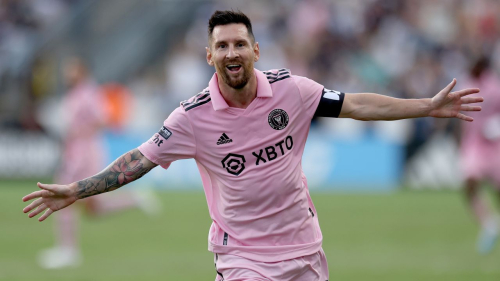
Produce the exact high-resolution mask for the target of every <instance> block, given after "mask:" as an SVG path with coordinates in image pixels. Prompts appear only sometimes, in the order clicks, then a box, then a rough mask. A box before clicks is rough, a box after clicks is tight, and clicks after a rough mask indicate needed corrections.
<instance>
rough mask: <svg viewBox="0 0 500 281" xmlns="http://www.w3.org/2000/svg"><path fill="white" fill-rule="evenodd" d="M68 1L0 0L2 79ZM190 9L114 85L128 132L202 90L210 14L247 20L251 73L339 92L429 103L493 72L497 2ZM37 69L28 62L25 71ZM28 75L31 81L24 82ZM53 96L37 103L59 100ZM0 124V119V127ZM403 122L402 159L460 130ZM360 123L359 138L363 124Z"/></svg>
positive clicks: (285, 0) (316, 0)
mask: <svg viewBox="0 0 500 281" xmlns="http://www.w3.org/2000/svg"><path fill="white" fill-rule="evenodd" d="M75 2H77V1H69V0H43V1H42V0H17V1H16V0H3V1H0V77H2V72H5V71H15V70H16V67H17V66H16V64H19V65H20V63H22V62H23V60H20V59H19V57H16V56H21V57H22V55H23V54H22V53H23V52H25V51H24V50H27V49H29V48H35V47H36V46H35V45H33V44H32V43H31V41H30V40H31V39H30V38H33V36H42V35H43V34H44V33H43V32H42V31H43V30H44V29H50V28H56V27H57V23H58V21H59V19H60V17H62V16H63V15H67V14H68V13H70V11H71V9H69V8H68V7H70V6H71V5H74V3H75ZM157 2H158V3H157V4H158V5H162V1H157ZM180 2H181V1H180ZM197 2H199V3H200V5H199V8H198V9H197V10H193V11H192V13H194V14H195V15H196V16H195V17H194V18H195V20H193V21H192V23H191V25H190V26H187V27H185V28H186V32H184V33H183V34H184V35H183V36H182V37H181V38H178V39H176V40H172V41H171V42H173V43H172V44H170V45H168V46H165V52H164V54H163V55H161V56H160V57H158V59H157V60H155V61H154V62H152V63H151V64H150V65H149V66H147V67H144V68H142V69H139V70H138V71H136V72H135V74H134V75H131V76H128V77H122V79H121V81H119V82H121V83H122V84H123V85H126V86H127V87H128V88H129V89H130V91H131V93H132V94H133V95H134V97H135V100H136V107H135V108H136V111H137V113H134V114H133V115H136V116H140V117H141V118H133V117H134V116H132V117H131V120H130V124H131V128H142V127H143V126H147V124H149V125H151V126H153V127H154V126H156V127H157V124H159V122H161V120H163V119H164V118H165V117H166V115H167V114H168V113H169V112H170V111H171V110H172V109H173V108H175V107H176V106H178V104H179V101H181V100H184V99H187V98H189V97H191V96H193V95H195V94H197V93H198V92H199V91H201V90H202V89H203V88H204V87H206V85H207V82H208V80H209V78H210V77H211V75H212V74H213V72H214V70H213V69H212V68H210V67H209V66H208V65H207V64H206V61H205V49H204V47H205V46H206V45H207V35H206V33H207V31H206V25H207V20H208V18H209V17H210V15H211V14H212V13H213V11H215V10H216V9H239V10H241V11H243V12H244V13H246V14H247V15H248V16H249V17H250V18H251V20H252V22H253V26H254V34H255V36H256V39H257V41H258V42H259V44H260V48H261V59H260V61H259V62H258V63H257V65H256V66H257V68H259V69H261V70H267V69H272V68H283V67H285V68H289V69H291V71H292V73H293V74H297V75H303V76H307V77H309V78H311V79H313V80H316V81H318V82H320V83H322V84H324V85H325V86H326V87H328V88H331V89H335V90H339V91H343V92H376V93H380V94H385V95H390V96H394V97H403V98H424V97H431V96H433V95H434V94H436V93H437V92H438V91H439V90H440V89H442V88H443V87H444V86H445V85H447V84H448V83H449V82H450V81H451V80H452V79H453V78H457V79H458V80H459V86H460V81H462V80H463V79H464V78H465V77H467V76H468V73H469V70H470V67H471V65H472V64H473V63H474V62H475V60H477V59H478V58H479V57H480V56H482V55H486V56H488V57H489V58H490V59H491V61H492V65H493V67H494V68H495V69H497V70H498V69H500V17H498V15H499V14H500V1H496V0H440V1H433V0H419V1H412V0H405V1H403V0H349V1H348V0H338V1H333V0H330V1H327V0H276V1H231V0H217V1H197ZM179 5H181V4H180V3H179ZM144 17H147V15H144ZM87 20H90V19H87ZM26 53H29V52H27V51H26V52H25V54H26ZM91 56H92V54H89V57H87V59H91ZM35 58H36V52H35ZM33 61H36V60H33ZM89 65H90V68H91V69H92V63H89ZM36 66H37V65H36V64H35V63H33V64H32V69H31V71H33V70H34V68H35V67H36ZM54 75H61V74H60V73H56V74H54ZM36 77H37V76H36V75H32V76H31V78H30V79H31V81H30V82H31V83H33V82H34V81H33V80H36ZM95 78H96V80H97V81H99V82H102V83H106V82H111V81H101V80H100V78H99V77H95ZM0 81H1V80H0ZM3 81H5V80H3ZM0 88H1V86H0ZM53 89H54V88H53ZM53 89H52V91H53V92H50V91H51V90H47V91H49V93H44V94H43V95H40V96H43V97H51V96H57V95H60V94H61V93H59V92H55V90H53ZM56 89H57V88H56ZM28 90H29V89H28ZM28 90H27V91H28ZM59 91H60V89H59ZM28 96H29V95H28ZM0 98H1V96H0ZM32 98H33V99H36V97H32ZM2 101H5V99H3V100H2ZM0 110H1V109H0ZM0 113H1V112H0ZM42 115H43V114H42ZM0 116H2V114H0ZM4 120H5V118H3V120H2V118H0V126H1V125H2V121H4ZM328 122H329V121H323V120H320V121H319V122H317V123H318V124H322V123H325V124H326V123H328ZM358 123H363V122H358ZM405 124H406V125H405V126H404V128H403V129H402V130H399V131H398V132H400V134H399V135H404V136H403V137H401V136H400V137H399V139H400V141H402V142H404V143H406V144H409V147H410V148H409V154H411V150H412V149H411V147H412V145H415V146H418V145H419V144H421V143H423V142H424V141H425V139H426V138H427V137H428V136H429V135H431V134H432V133H433V132H434V131H436V130H438V131H439V130H440V131H442V130H450V128H451V130H454V129H453V128H455V127H458V126H456V124H455V125H454V124H453V122H452V123H451V124H450V123H449V122H447V121H443V122H441V121H440V120H433V119H427V118H424V119H421V120H416V121H411V122H410V123H405ZM326 126H328V125H326ZM357 126H358V125H357ZM359 126H362V129H361V130H362V131H363V132H364V131H367V128H370V126H371V125H370V124H369V123H367V124H363V125H359ZM42 127H43V126H42ZM355 127H356V126H350V128H352V129H353V130H354V128H355ZM344 131H345V130H344ZM401 132H406V133H404V134H401Z"/></svg>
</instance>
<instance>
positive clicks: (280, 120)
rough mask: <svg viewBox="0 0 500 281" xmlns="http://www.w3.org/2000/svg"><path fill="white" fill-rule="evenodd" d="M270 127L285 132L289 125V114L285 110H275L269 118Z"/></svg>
mask: <svg viewBox="0 0 500 281" xmlns="http://www.w3.org/2000/svg"><path fill="white" fill-rule="evenodd" d="M267 122H269V126H271V128H273V129H275V130H283V129H284V128H285V127H286V126H287V125H288V114H287V113H286V111H284V110H283V109H273V111H271V113H269V116H268V117H267Z"/></svg>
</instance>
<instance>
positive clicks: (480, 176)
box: [461, 57, 500, 254]
mask: <svg viewBox="0 0 500 281" xmlns="http://www.w3.org/2000/svg"><path fill="white" fill-rule="evenodd" d="M489 65H490V60H489V58H486V57H481V58H480V59H478V60H477V61H476V62H475V63H474V65H473V67H472V69H471V72H470V77H469V79H468V81H467V84H466V86H468V87H469V86H470V87H480V88H481V93H482V94H483V95H484V98H485V100H487V102H485V103H484V104H483V110H482V111H481V112H473V113H472V114H471V116H472V117H473V118H474V125H472V124H463V132H462V140H461V157H462V169H463V174H464V176H465V194H466V197H467V203H468V204H469V205H470V207H471V210H472V213H473V215H474V217H475V218H476V219H477V221H478V222H479V225H480V227H481V232H480V234H479V237H478V238H479V239H478V245H477V247H478V251H479V252H480V253H482V254H486V253H488V252H490V251H491V250H492V249H493V246H494V243H495V241H496V239H497V237H498V234H499V232H500V224H499V217H498V214H496V213H495V212H493V211H492V210H490V209H489V208H488V207H489V206H488V204H487V201H486V200H485V198H482V197H481V196H480V192H479V191H480V185H481V182H482V181H483V180H490V181H491V182H492V183H493V184H494V186H495V191H496V192H497V193H498V196H500V173H499V172H498V167H500V92H499V91H500V77H499V76H498V74H497V73H495V72H494V71H493V70H492V69H490V67H489ZM498 198H499V199H500V197H498Z"/></svg>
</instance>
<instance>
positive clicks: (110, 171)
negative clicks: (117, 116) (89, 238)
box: [77, 149, 156, 199]
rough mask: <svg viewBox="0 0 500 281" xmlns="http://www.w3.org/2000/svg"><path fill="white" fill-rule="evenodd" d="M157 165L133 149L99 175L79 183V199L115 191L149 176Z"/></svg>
mask: <svg viewBox="0 0 500 281" xmlns="http://www.w3.org/2000/svg"><path fill="white" fill-rule="evenodd" d="M154 167H156V164H154V163H152V162H151V161H149V160H147V158H146V157H144V155H142V153H141V152H140V151H139V150H138V149H133V150H131V151H129V152H127V153H125V154H124V155H122V156H120V157H119V158H118V159H116V160H115V162H113V163H112V164H111V165H109V166H108V167H106V169H104V170H103V171H101V172H100V173H99V174H97V175H95V176H93V177H90V178H86V179H84V180H81V181H79V182H78V183H77V184H78V190H77V196H78V198H79V199H82V198H86V197H89V196H92V195H96V194H100V193H104V192H108V191H112V190H115V189H117V188H119V187H121V186H124V185H126V184H127V183H129V182H132V181H135V180H136V179H139V178H141V177H142V176H144V175H145V174H147V173H148V172H149V171H151V169H153V168H154Z"/></svg>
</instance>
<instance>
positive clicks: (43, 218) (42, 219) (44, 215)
mask: <svg viewBox="0 0 500 281" xmlns="http://www.w3.org/2000/svg"><path fill="white" fill-rule="evenodd" d="M53 212H54V211H52V209H48V210H47V211H45V213H43V215H42V216H41V217H40V218H39V219H38V221H44V220H45V219H46V218H48V217H49V216H50V215H52V213H53Z"/></svg>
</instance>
